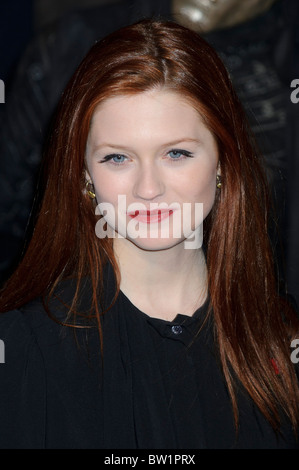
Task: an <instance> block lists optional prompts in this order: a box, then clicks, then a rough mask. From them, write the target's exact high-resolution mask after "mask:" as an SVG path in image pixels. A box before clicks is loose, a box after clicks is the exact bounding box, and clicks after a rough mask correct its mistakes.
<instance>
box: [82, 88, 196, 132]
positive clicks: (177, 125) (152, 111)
mask: <svg viewBox="0 0 299 470" xmlns="http://www.w3.org/2000/svg"><path fill="white" fill-rule="evenodd" d="M199 127H201V128H202V127H205V125H204V122H203V120H202V118H201V116H200V114H199V112H198V111H197V110H196V109H195V107H194V106H193V105H192V104H191V102H190V101H188V99H187V98H186V97H185V96H183V95H180V94H178V93H174V92H170V91H164V90H151V91H147V92H143V93H138V94H135V95H128V96H127V95H120V96H116V97H112V98H108V99H107V100H105V101H104V102H103V103H101V104H99V105H98V106H97V108H96V109H95V112H94V114H93V117H92V121H91V130H90V137H94V136H98V137H101V135H103V134H105V135H107V134H108V135H111V136H112V135H113V134H115V133H116V132H117V133H122V134H124V135H126V134H128V133H133V134H134V133H139V134H140V133H145V134H146V133H147V132H150V133H158V132H159V133H167V132H170V133H173V132H179V133H186V132H187V133H190V132H191V133H192V132H196V131H197V130H198V128H199Z"/></svg>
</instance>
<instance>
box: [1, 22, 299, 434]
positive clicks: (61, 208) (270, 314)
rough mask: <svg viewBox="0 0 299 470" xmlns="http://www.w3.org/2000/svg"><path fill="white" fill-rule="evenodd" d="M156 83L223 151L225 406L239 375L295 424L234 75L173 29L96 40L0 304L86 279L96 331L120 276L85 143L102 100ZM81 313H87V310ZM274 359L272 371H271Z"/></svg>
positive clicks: (215, 293) (257, 173)
mask: <svg viewBox="0 0 299 470" xmlns="http://www.w3.org/2000/svg"><path fill="white" fill-rule="evenodd" d="M153 88H159V89H161V88H163V89H171V90H173V91H175V92H177V93H179V94H182V95H183V96H184V97H185V98H186V99H188V100H190V103H192V105H193V106H194V107H195V108H196V109H197V110H198V111H199V113H200V114H201V116H202V117H203V119H204V121H205V123H206V125H207V126H208V128H209V129H210V131H211V132H212V133H213V135H214V137H215V139H216V141H217V143H218V150H219V159H220V165H221V177H222V187H221V191H219V192H218V195H217V197H216V201H215V205H214V207H213V209H212V211H211V213H210V214H209V216H208V217H207V219H206V221H205V223H204V243H205V246H206V249H207V266H208V272H209V286H208V287H209V295H210V302H211V305H210V306H211V311H212V314H213V317H214V325H215V338H216V344H217V347H218V350H219V355H220V358H221V362H222V367H223V373H224V377H225V380H226V382H227V386H228V390H229V393H230V396H231V400H232V406H233V411H234V416H235V421H236V423H237V422H238V407H237V400H236V395H235V388H234V379H235V378H238V379H239V380H240V381H241V383H242V384H243V386H244V387H245V389H246V390H247V392H248V393H249V395H250V396H251V397H252V399H253V400H254V401H255V403H256V404H257V406H258V407H259V408H260V410H261V411H262V413H263V414H264V415H265V417H266V418H267V419H268V420H269V421H270V423H271V424H272V426H273V427H274V429H276V430H278V429H279V423H280V420H279V416H280V412H281V410H282V411H283V412H285V413H286V415H287V416H288V417H289V419H290V420H291V422H292V424H293V427H294V428H296V427H297V426H298V398H299V391H298V385H297V380H296V376H295V372H294V367H293V364H292V363H291V360H290V353H291V351H290V342H291V340H292V338H293V337H295V336H296V335H298V332H299V328H298V320H297V319H296V317H295V316H294V315H293V313H292V310H291V308H290V307H289V306H288V304H287V303H286V302H285V301H283V299H281V298H280V297H279V295H278V293H277V291H278V287H277V282H276V278H275V273H274V265H273V256H272V250H271V246H270V244H269V240H268V234H267V222H268V221H267V218H268V216H267V207H268V190H267V185H266V182H265V177H264V172H263V169H262V165H261V162H260V159H259V157H258V151H257V149H256V147H255V144H254V139H253V137H252V136H251V133H250V131H249V128H248V125H247V120H246V117H245V114H244V111H243V108H242V106H241V105H240V102H239V100H238V98H237V96H236V94H235V92H234V90H233V88H232V84H231V80H230V77H229V75H228V73H227V71H226V69H225V67H224V65H223V64H222V62H221V60H220V59H219V57H218V55H217V54H216V53H215V51H214V50H213V48H211V46H210V45H209V44H208V43H207V42H206V41H204V40H203V39H202V38H201V37H200V36H199V35H198V34H196V33H195V32H193V31H190V30H188V29H186V28H184V27H182V26H180V25H178V24H175V23H172V22H165V21H158V20H143V21H141V22H139V23H137V24H135V25H131V26H127V27H125V28H122V29H121V30H119V31H117V32H115V33H112V34H111V35H109V36H108V37H106V38H105V39H102V40H101V41H99V42H97V43H96V44H95V45H94V46H93V47H92V48H91V50H90V52H89V53H88V55H87V56H86V58H85V59H84V60H83V61H82V63H81V65H80V66H79V68H78V70H77V71H76V73H75V74H74V75H73V77H72V79H71V80H70V83H69V84H68V86H67V88H66V90H65V92H64V94H63V97H62V99H61V102H60V105H59V108H58V113H57V119H56V127H55V129H54V131H53V134H52V137H51V140H50V142H49V145H48V151H47V154H46V158H45V166H44V168H45V170H44V175H45V189H44V195H43V198H42V202H41V206H40V210H39V214H38V219H37V222H36V225H35V229H34V232H33V235H32V238H31V241H30V243H29V246H28V249H27V251H26V253H25V255H24V257H23V260H22V261H21V263H20V265H19V267H18V268H17V270H16V271H15V273H14V274H13V276H12V277H11V278H10V279H9V281H8V282H7V284H6V286H5V287H4V289H3V291H2V296H1V302H0V309H1V311H7V310H11V309H14V308H18V307H20V306H21V305H23V304H25V303H27V302H29V301H30V300H32V299H33V298H35V297H37V296H42V297H45V298H46V297H49V296H50V295H51V294H52V293H53V292H54V289H55V287H56V286H57V284H58V283H59V282H60V281H61V280H62V279H66V278H69V277H72V278H76V279H77V285H78V289H77V293H76V295H75V297H74V301H73V303H72V305H71V306H70V313H72V312H75V311H76V310H77V301H78V300H79V295H78V293H79V285H80V280H81V279H82V277H83V276H86V275H88V276H90V278H91V282H92V286H93V302H92V311H93V312H95V315H96V317H97V319H98V325H99V332H100V335H101V334H102V330H101V309H100V308H99V305H98V303H99V298H101V296H102V294H103V282H102V281H103V268H104V265H105V263H106V262H107V261H109V262H110V263H111V264H112V266H113V268H114V270H115V274H116V279H117V291H116V295H117V293H118V290H119V271H118V266H117V263H116V260H115V258H114V254H113V249H112V243H111V240H109V239H101V240H100V239H98V238H97V237H96V234H95V224H96V216H95V207H94V203H93V202H92V200H91V199H90V198H89V196H88V194H87V192H86V190H85V147H86V141H87V136H88V132H89V128H90V123H91V118H92V115H93V112H94V110H95V108H96V106H97V105H98V104H100V103H101V102H102V101H103V100H106V99H107V98H110V97H112V96H116V95H124V94H134V93H142V92H144V91H147V90H150V89H153ZM86 315H87V313H86ZM273 359H274V360H275V365H276V366H277V367H278V371H279V373H277V368H275V367H273Z"/></svg>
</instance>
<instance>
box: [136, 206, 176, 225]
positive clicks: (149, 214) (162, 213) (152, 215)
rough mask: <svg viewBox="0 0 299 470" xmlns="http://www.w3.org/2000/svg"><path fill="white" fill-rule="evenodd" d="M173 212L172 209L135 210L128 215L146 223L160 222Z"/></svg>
mask: <svg viewBox="0 0 299 470" xmlns="http://www.w3.org/2000/svg"><path fill="white" fill-rule="evenodd" d="M172 214H173V210H171V209H156V210H152V211H142V210H140V211H138V210H137V211H133V212H128V213H127V215H128V216H129V217H131V219H135V220H137V221H138V222H141V223H145V224H154V223H159V222H161V221H162V220H165V219H167V218H168V217H170V216H171V215H172Z"/></svg>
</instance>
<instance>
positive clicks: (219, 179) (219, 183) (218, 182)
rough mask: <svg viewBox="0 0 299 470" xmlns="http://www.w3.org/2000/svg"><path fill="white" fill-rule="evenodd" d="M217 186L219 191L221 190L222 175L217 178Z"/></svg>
mask: <svg viewBox="0 0 299 470" xmlns="http://www.w3.org/2000/svg"><path fill="white" fill-rule="evenodd" d="M216 186H217V188H218V189H220V188H221V176H220V175H217V176H216Z"/></svg>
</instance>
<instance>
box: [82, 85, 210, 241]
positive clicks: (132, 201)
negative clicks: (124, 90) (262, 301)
mask: <svg viewBox="0 0 299 470" xmlns="http://www.w3.org/2000/svg"><path fill="white" fill-rule="evenodd" d="M86 164H87V172H86V173H87V174H86V177H87V179H88V180H90V181H92V183H93V184H94V188H95V194H96V200H97V204H98V205H99V206H98V208H99V209H100V213H102V214H103V217H104V219H102V220H101V221H100V222H98V224H100V225H99V226H98V227H96V233H97V235H98V236H99V237H102V236H105V235H108V236H111V237H114V238H125V239H127V240H129V241H130V242H133V243H134V244H135V245H137V246H138V247H140V248H142V249H146V250H162V249H166V248H170V247H171V246H174V245H177V244H179V243H182V242H184V243H185V244H184V246H185V248H197V247H199V245H198V240H199V238H198V236H199V235H198V234H199V233H202V230H201V228H202V223H203V220H204V219H205V217H206V216H207V215H208V213H209V212H210V210H211V208H212V206H213V203H214V199H215V192H216V174H217V167H218V151H217V145H216V142H215V139H214V137H213V135H212V134H211V132H210V131H209V130H208V129H207V127H206V126H205V124H204V123H203V121H202V119H201V118H200V115H199V114H198V112H197V111H196V110H195V109H194V108H193V107H192V106H191V105H190V104H188V102H187V101H186V100H184V99H183V98H182V97H181V96H180V95H178V94H176V93H173V92H169V91H161V90H159V91H157V90H155V91H149V92H144V93H140V94H136V95H130V96H119V97H113V98H110V99H108V100H106V101H105V102H103V103H102V104H100V105H99V106H98V108H97V109H96V111H95V113H94V115H93V118H92V123H91V129H90V133H89V137H88V141H87V148H86ZM105 221H106V222H107V224H108V225H107V226H108V229H107V228H106V227H107V226H106V225H104V222H105ZM98 224H97V225H98ZM196 237H197V242H196ZM186 239H187V240H186ZM192 239H193V240H194V242H193V245H192V244H191V241H192ZM188 243H189V246H187V244H188Z"/></svg>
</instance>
